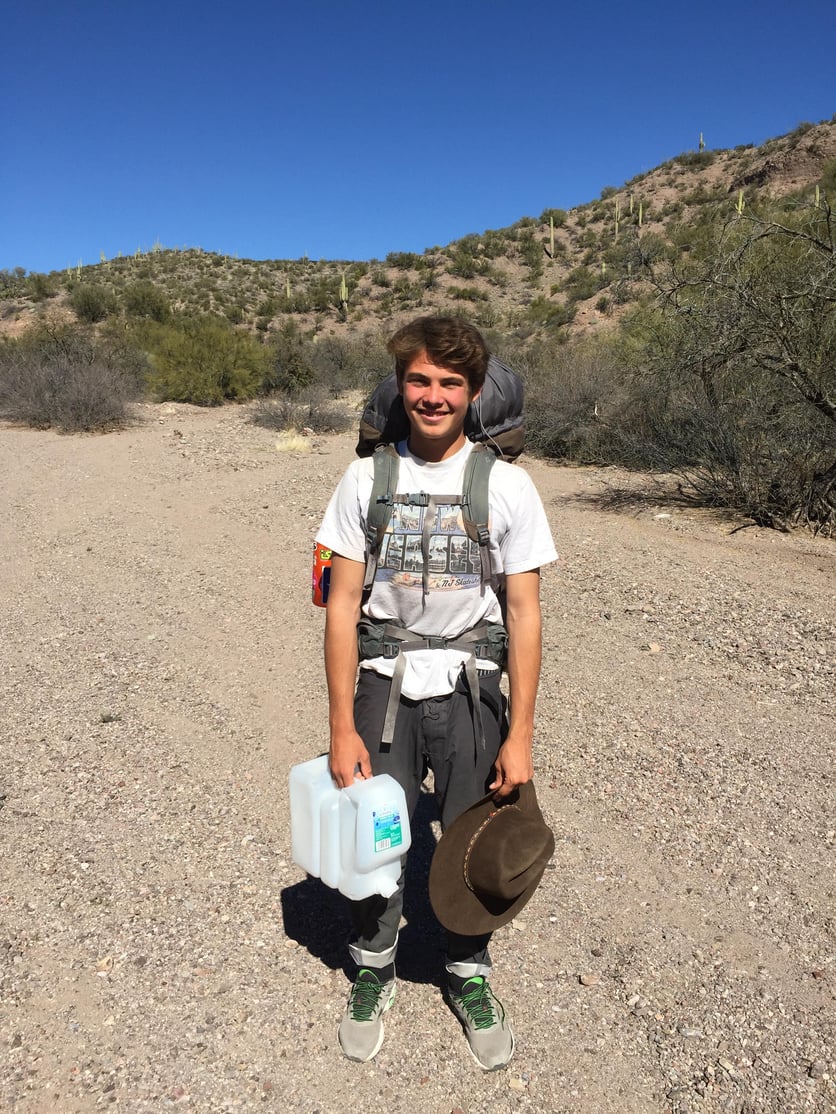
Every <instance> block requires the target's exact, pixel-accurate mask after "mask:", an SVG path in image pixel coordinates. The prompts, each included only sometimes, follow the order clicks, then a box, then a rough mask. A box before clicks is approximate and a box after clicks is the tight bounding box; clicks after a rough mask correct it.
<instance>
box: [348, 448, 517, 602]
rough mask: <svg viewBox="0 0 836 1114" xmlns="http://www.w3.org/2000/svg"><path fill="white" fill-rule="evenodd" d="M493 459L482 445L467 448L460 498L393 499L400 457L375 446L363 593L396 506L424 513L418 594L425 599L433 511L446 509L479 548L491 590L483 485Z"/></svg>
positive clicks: (370, 581) (487, 511)
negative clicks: (456, 513) (458, 514)
mask: <svg viewBox="0 0 836 1114" xmlns="http://www.w3.org/2000/svg"><path fill="white" fill-rule="evenodd" d="M495 463H496V456H495V455H494V454H493V452H492V451H491V450H490V449H488V448H487V447H486V446H485V445H484V444H483V443H478V444H475V445H474V446H473V449H472V450H471V453H470V455H469V456H468V458H467V463H466V464H465V468H464V477H463V481H462V490H461V492H456V493H455V494H451V495H430V494H428V493H427V492H425V491H419V492H411V493H407V494H396V492H397V486H398V473H399V471H400V457H399V456H398V451H397V449H396V448H395V447H394V445H378V446H377V448H376V449H375V451H374V477H373V480H372V491H371V495H370V497H369V506H368V510H367V511H366V570H365V573H364V576H363V590H364V592H369V591H371V587H372V584H373V583H374V578H375V574H376V573H377V566H378V561H379V559H380V549H381V546H382V545H383V539H384V537H385V536H386V531H387V529H388V527H389V523H390V521H391V519H392V510H393V508H394V507H395V505H396V504H398V505H401V506H408V507H424V508H425V513H424V525H423V528H422V531H421V556H422V558H423V574H422V588H423V593H424V596H427V595H428V593H429V577H430V553H429V549H430V537H431V535H432V531H433V528H434V527H435V521H436V509H437V508H438V507H439V506H444V505H445V504H449V505H452V506H456V505H460V506H461V508H462V524H463V526H464V529H465V533H466V534H467V536H468V537H469V538H470V540H471V541H473V542H475V543H476V544H477V545H478V547H479V562H480V566H481V581H482V583H483V584H489V585H490V586H491V587H492V588H493V589H494V590H496V589H497V586H498V584H499V578H498V577H497V575H496V573H495V572H494V569H493V562H492V560H491V549H490V542H491V536H490V530H489V527H488V519H489V515H490V504H489V481H490V474H491V469H492V468H493V466H494V464H495Z"/></svg>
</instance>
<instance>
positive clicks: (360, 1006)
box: [351, 968, 384, 1021]
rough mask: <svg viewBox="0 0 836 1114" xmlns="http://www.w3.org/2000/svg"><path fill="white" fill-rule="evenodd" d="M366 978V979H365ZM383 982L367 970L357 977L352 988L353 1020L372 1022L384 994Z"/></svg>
mask: <svg viewBox="0 0 836 1114" xmlns="http://www.w3.org/2000/svg"><path fill="white" fill-rule="evenodd" d="M364 976H365V977H364ZM383 986H384V984H383V983H382V982H379V981H378V980H377V978H376V977H375V976H374V975H372V974H371V972H370V971H367V970H366V969H365V968H364V969H363V970H362V971H360V973H359V974H358V975H357V980H356V981H355V983H354V986H353V987H352V988H351V1018H352V1020H353V1021H370V1020H371V1016H372V1014H373V1013H374V1011H375V1010H376V1009H377V1003H378V1001H379V1000H380V995H381V994H382V993H383Z"/></svg>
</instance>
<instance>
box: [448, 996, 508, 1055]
mask: <svg viewBox="0 0 836 1114" xmlns="http://www.w3.org/2000/svg"><path fill="white" fill-rule="evenodd" d="M447 994H448V998H449V1001H450V1006H451V1007H452V1010H453V1013H455V1015H456V1016H457V1017H458V1019H459V1021H461V1023H462V1028H463V1029H464V1035H465V1036H466V1037H467V1043H468V1044H469V1045H470V1052H471V1055H472V1056H473V1059H474V1060H475V1061H476V1063H477V1064H478V1065H479V1067H481V1068H484V1069H485V1071H496V1070H497V1069H498V1068H504V1067H505V1065H506V1064H507V1063H508V1061H509V1060H510V1059H511V1057H512V1056H513V1054H514V1032H513V1030H512V1028H511V1024H510V1022H509V1021H508V1020H507V1018H506V1017H505V1009H504V1007H503V1005H502V1003H501V1002H500V1000H499V999H498V998H497V996H496V995H495V994H494V992H493V991H492V990H491V987H490V983H489V982H488V980H487V979H486V978H485V977H484V976H483V975H476V976H474V978H472V979H466V980H465V982H464V983H463V985H462V987H461V993H459V994H455V993H454V992H453V990H452V989H451V988H448V991H447Z"/></svg>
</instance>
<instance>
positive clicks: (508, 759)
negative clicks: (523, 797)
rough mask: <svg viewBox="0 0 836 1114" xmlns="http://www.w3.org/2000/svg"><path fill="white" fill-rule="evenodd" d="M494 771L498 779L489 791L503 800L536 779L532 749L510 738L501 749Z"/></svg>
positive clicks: (495, 779) (490, 786) (489, 787)
mask: <svg viewBox="0 0 836 1114" xmlns="http://www.w3.org/2000/svg"><path fill="white" fill-rule="evenodd" d="M494 769H495V770H496V777H495V778H494V780H493V781H492V782H491V784H490V785H489V786H488V789H490V791H491V792H492V793H493V795H494V797H495V798H496V799H497V800H501V799H502V798H503V797H507V796H508V795H509V794H510V793H513V792H514V790H515V789H517V788H518V787H519V786H520V785H525V783H526V782H527V781H531V779H532V778H533V777H534V763H533V762H532V759H531V747H530V746H528V745H519V744H515V743H514V741H513V740H512V739H511V738H510V736H509V738H507V739H506V740H505V742H504V743H503V744H502V746H501V747H500V748H499V753H498V754H497V756H496V762H495V763H494Z"/></svg>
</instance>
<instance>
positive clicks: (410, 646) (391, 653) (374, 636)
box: [357, 619, 508, 748]
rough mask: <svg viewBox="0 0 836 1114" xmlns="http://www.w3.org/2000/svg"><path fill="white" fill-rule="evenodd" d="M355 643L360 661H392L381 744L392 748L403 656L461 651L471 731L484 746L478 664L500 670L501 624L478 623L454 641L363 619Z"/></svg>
mask: <svg viewBox="0 0 836 1114" xmlns="http://www.w3.org/2000/svg"><path fill="white" fill-rule="evenodd" d="M357 644H358V647H359V650H360V660H361V661H368V660H369V659H370V658H379V657H382V658H387V659H393V658H394V659H395V669H394V672H393V673H392V682H391V685H390V688H389V700H388V702H387V704H386V716H385V718H384V721H383V733H382V735H381V739H380V741H381V743H382V744H383V745H385V746H391V745H392V742H393V739H394V735H395V720H396V719H397V715H398V704H399V701H400V697H401V686H402V684H403V676H404V673H405V671H406V657H405V654H407V653H409V652H410V651H411V650H463V651H464V652H465V653H466V654H467V657H466V658H465V660H464V663H463V665H464V672H465V677H466V679H467V685H468V688H469V689H470V699H471V705H472V711H473V731H474V734H475V737H476V738H477V739H478V740H479V741H480V742H481V744H482V747H483V748H484V746H485V730H484V726H483V724H482V708H481V703H480V699H479V661H489V662H492V663H493V664H494V665H497V666H499V668H500V669H502V667H503V665H504V664H505V656H506V651H507V648H508V632H507V631H506V629H505V627H504V626H503V625H502V623H486V622H483V623H477V625H476V626H475V627H471V629H470V630H467V631H464V632H463V633H462V634H458V635H456V636H455V637H453V638H441V637H438V636H434V635H429V636H424V635H421V634H416V633H415V632H414V631H410V630H406V629H405V628H403V627H399V626H397V625H396V624H395V623H386V622H375V621H374V620H373V619H362V620H361V621H360V622H359V623H358V624H357Z"/></svg>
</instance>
